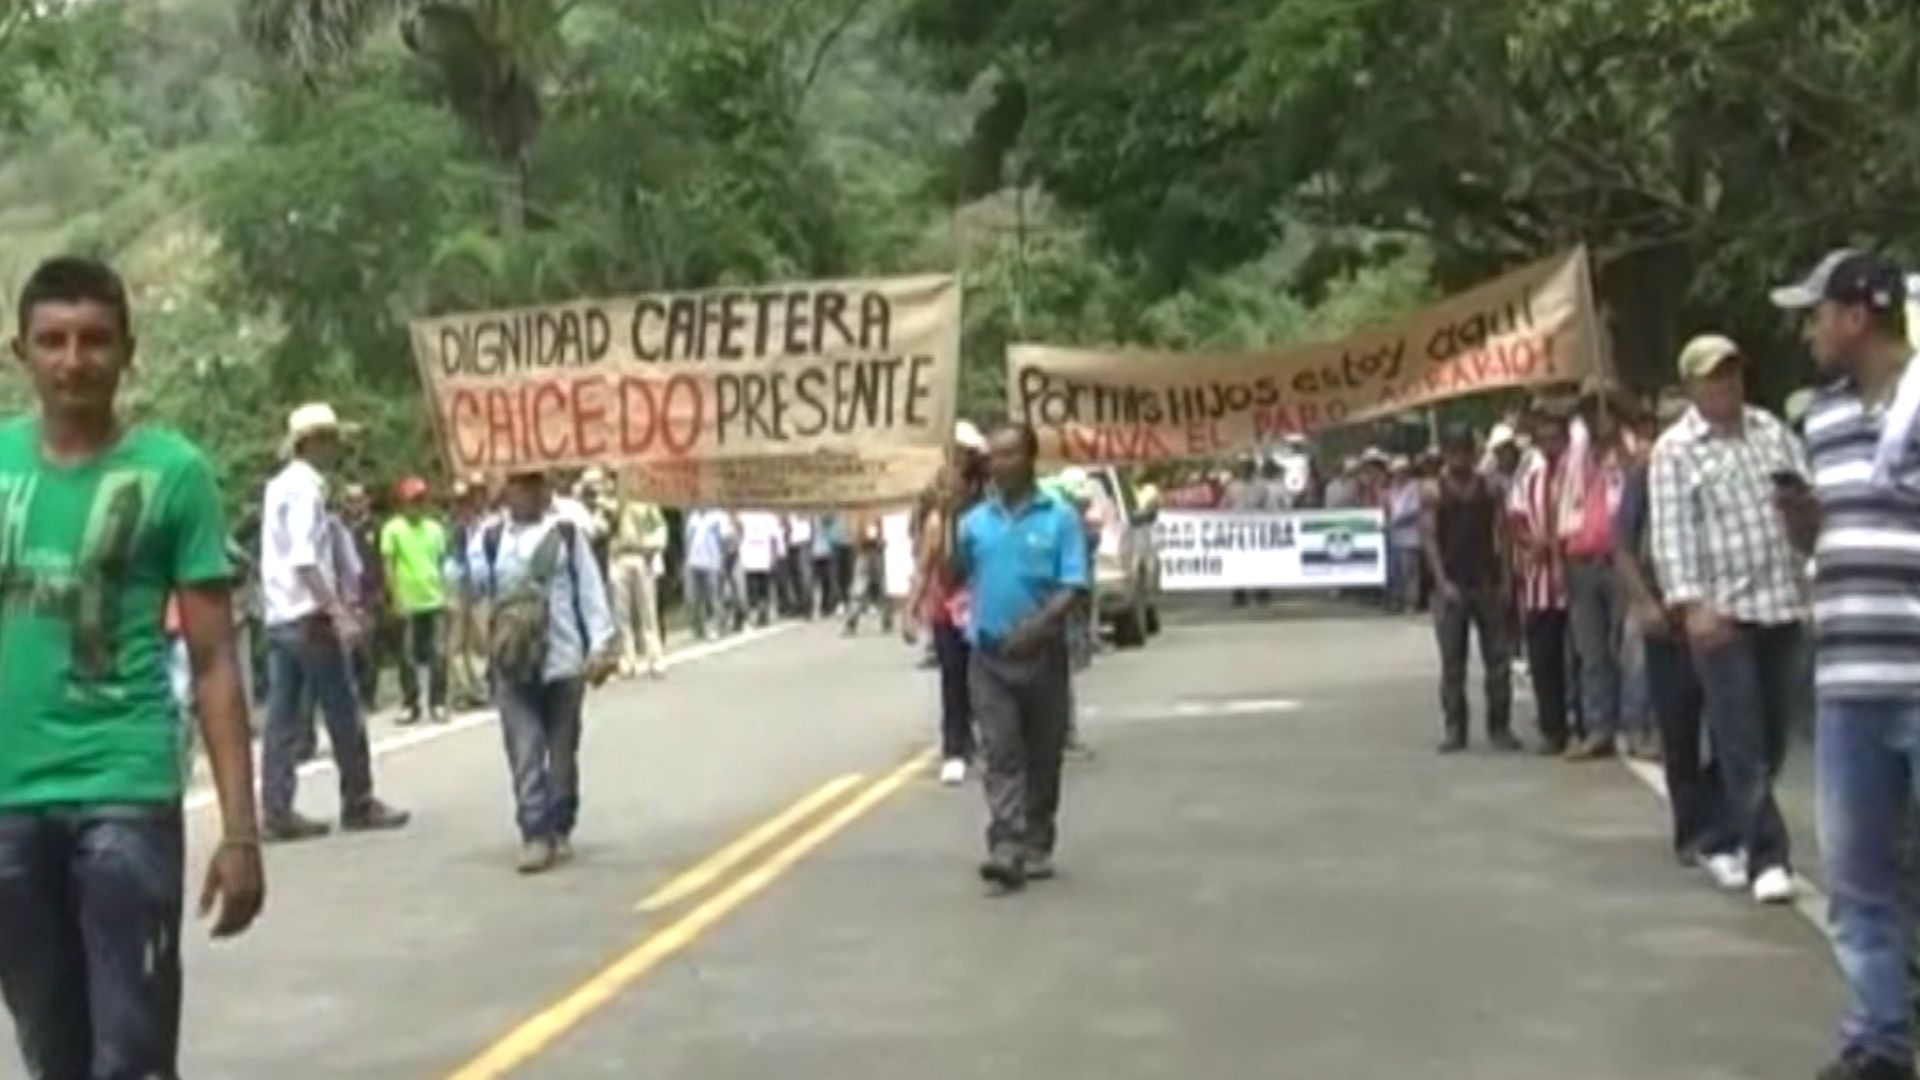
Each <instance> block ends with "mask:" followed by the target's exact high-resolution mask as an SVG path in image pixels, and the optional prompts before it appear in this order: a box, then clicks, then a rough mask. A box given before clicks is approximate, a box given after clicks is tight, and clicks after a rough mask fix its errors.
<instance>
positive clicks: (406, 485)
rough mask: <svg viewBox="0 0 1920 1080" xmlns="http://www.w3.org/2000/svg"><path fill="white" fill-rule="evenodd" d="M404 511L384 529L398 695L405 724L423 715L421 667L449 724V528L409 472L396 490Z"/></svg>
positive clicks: (438, 714)
mask: <svg viewBox="0 0 1920 1080" xmlns="http://www.w3.org/2000/svg"><path fill="white" fill-rule="evenodd" d="M395 493H396V494H397V495H398V496H399V499H400V512H399V513H398V514H395V515H394V516H393V517H392V518H391V519H390V520H388V522H387V524H386V526H385V527H384V528H382V529H381V530H380V561H381V562H382V563H383V564H385V566H386V571H387V595H388V596H389V597H391V598H392V600H393V610H394V613H395V614H396V615H398V616H399V617H400V693H401V696H402V697H404V698H405V699H406V702H407V712H406V716H405V717H403V718H402V719H401V721H400V722H401V723H403V724H412V723H416V722H418V721H419V719H420V709H421V705H420V669H421V668H422V667H424V668H426V669H427V685H428V691H427V696H428V698H429V703H428V707H429V709H430V710H431V715H432V716H433V722H434V723H436V724H444V723H446V722H447V582H446V571H445V565H446V558H447V530H446V526H444V525H442V524H440V522H439V520H438V519H437V518H434V517H431V516H429V515H428V513H427V482H426V481H425V480H422V479H420V478H419V477H417V476H409V477H407V478H406V479H405V480H402V481H400V484H399V486H398V488H397V489H396V492H395Z"/></svg>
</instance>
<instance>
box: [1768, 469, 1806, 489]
mask: <svg viewBox="0 0 1920 1080" xmlns="http://www.w3.org/2000/svg"><path fill="white" fill-rule="evenodd" d="M1767 475H1768V476H1769V477H1770V478H1771V479H1772V480H1773V486H1774V487H1778V488H1789V489H1792V490H1794V491H1804V490H1806V488H1807V487H1808V484H1807V478H1806V477H1804V476H1801V475H1800V474H1799V473H1798V472H1795V471H1794V470H1792V469H1777V470H1775V471H1774V472H1771V473H1768V474H1767Z"/></svg>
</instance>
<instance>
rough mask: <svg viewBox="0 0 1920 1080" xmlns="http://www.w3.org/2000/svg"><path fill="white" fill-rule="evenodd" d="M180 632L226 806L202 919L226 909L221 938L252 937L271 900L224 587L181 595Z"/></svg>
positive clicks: (218, 924)
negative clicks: (255, 922) (262, 861)
mask: <svg viewBox="0 0 1920 1080" xmlns="http://www.w3.org/2000/svg"><path fill="white" fill-rule="evenodd" d="M180 625H181V631H182V633H183V634H184V635H185V638H186V643H187V656H188V658H189V660H190V661H191V663H192V667H193V697H194V711H195V712H196V713H197V714H198V715H199V722H200V737H201V741H202V744H203V745H204V746H205V747H206V748H207V763H208V764H209V765H210V766H211V767H212V770H213V786H214V790H215V792H216V793H217V795H218V797H219V800H220V822H221V834H220V835H221V841H220V846H219V847H218V848H217V849H215V851H214V855H213V863H212V865H211V866H209V867H208V870H207V883H206V888H205V891H204V892H203V894H202V897H201V902H200V903H201V913H202V914H206V913H207V912H208V910H209V909H210V908H211V907H212V906H213V903H214V901H216V900H217V901H218V902H219V907H220V912H219V917H218V919H217V920H216V921H215V923H214V927H213V933H214V936H215V937H229V936H231V935H234V934H238V933H240V932H241V931H243V930H245V929H246V928H247V927H248V926H249V925H250V924H251V923H252V922H253V920H254V917H255V916H257V915H258V914H259V913H260V907H261V905H262V903H263V902H264V901H265V898H266V883H265V874H264V872H263V870H262V868H261V864H260V823H259V816H258V813H257V811H256V809H255V805H254V794H253V746H252V737H253V736H252V725H250V724H249V723H248V722H247V702H246V693H245V691H244V690H243V689H242V684H241V681H240V661H239V657H238V656H237V655H236V654H235V652H234V634H233V603H232V595H231V592H230V590H229V589H228V587H227V586H226V585H225V584H219V585H198V586H192V587H189V588H186V589H183V590H181V592H180Z"/></svg>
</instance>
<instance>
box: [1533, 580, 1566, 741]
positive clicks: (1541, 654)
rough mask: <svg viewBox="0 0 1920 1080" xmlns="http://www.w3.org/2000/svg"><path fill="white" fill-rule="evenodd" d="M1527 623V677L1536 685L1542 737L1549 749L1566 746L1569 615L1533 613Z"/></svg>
mask: <svg viewBox="0 0 1920 1080" xmlns="http://www.w3.org/2000/svg"><path fill="white" fill-rule="evenodd" d="M1526 620H1527V675H1528V677H1529V678H1530V679H1531V680H1532V682H1533V706H1534V709H1535V710H1536V711H1537V713H1538V718H1539V724H1540V737H1541V738H1543V739H1545V740H1546V741H1547V744H1548V745H1549V746H1563V745H1565V744H1566V741H1567V737H1568V734H1569V732H1568V730H1567V613H1566V612H1564V611H1529V612H1527V613H1526Z"/></svg>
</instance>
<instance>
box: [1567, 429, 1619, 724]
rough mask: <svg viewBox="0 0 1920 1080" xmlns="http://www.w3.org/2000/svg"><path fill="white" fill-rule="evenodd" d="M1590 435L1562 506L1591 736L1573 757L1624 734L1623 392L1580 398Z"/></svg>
mask: <svg viewBox="0 0 1920 1080" xmlns="http://www.w3.org/2000/svg"><path fill="white" fill-rule="evenodd" d="M1579 408H1580V418H1581V420H1582V421H1583V422H1584V424H1585V427H1586V431H1587V438H1586V440H1585V445H1582V446H1577V447H1575V448H1573V449H1572V450H1570V451H1569V452H1568V454H1567V470H1566V476H1565V478H1564V481H1563V482H1562V484H1561V485H1560V491H1559V492H1558V495H1559V506H1558V508H1557V518H1558V530H1559V537H1560V545H1561V551H1562V555H1563V566H1564V567H1565V572H1566V586H1567V618H1568V624H1569V627H1570V629H1571V630H1572V632H1573V641H1574V650H1575V652H1577V653H1578V654H1579V656H1580V680H1579V681H1580V685H1579V689H1578V692H1579V694H1580V713H1581V718H1582V719H1583V720H1584V721H1585V724H1586V736H1585V738H1583V739H1581V740H1580V741H1579V742H1578V743H1577V744H1575V745H1573V746H1570V747H1568V749H1567V758H1568V760H1571V761H1594V760H1599V759H1601V758H1607V757H1612V756H1613V754H1614V750H1615V743H1616V740H1618V739H1619V737H1620V735H1621V726H1620V687H1621V663H1620V660H1621V634H1622V631H1623V628H1624V626H1625V620H1626V600H1625V597H1624V596H1623V594H1622V590H1621V586H1620V578H1619V575H1618V574H1616V573H1615V572H1614V568H1613V518H1614V514H1615V513H1616V512H1617V511H1618V510H1619V509H1620V494H1621V492H1622V490H1624V488H1625V487H1626V480H1627V473H1628V471H1629V470H1630V469H1631V468H1632V466H1633V460H1634V447H1633V445H1632V443H1631V437H1630V435H1629V433H1628V431H1627V428H1626V426H1625V423H1624V421H1625V420H1626V419H1627V418H1628V417H1629V416H1630V413H1631V410H1629V409H1628V408H1626V407H1625V404H1624V402H1623V400H1622V399H1620V398H1618V397H1616V396H1615V395H1612V394H1610V393H1607V392H1605V391H1592V392H1589V393H1587V394H1586V395H1584V396H1583V397H1582V398H1581V399H1580V406H1579Z"/></svg>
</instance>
